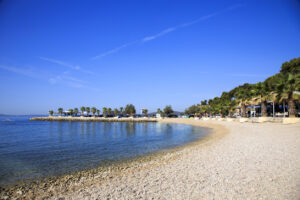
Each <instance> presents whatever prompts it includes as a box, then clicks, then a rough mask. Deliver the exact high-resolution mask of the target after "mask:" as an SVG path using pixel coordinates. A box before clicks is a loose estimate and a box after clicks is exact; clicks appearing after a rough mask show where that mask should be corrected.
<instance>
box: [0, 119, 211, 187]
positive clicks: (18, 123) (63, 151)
mask: <svg viewBox="0 0 300 200" xmlns="http://www.w3.org/2000/svg"><path fill="white" fill-rule="evenodd" d="M207 133H208V130H207V129H203V128H200V127H193V126H190V125H183V124H161V123H125V122H122V123H118V122H114V123H110V122H46V121H29V116H25V117H24V116H23V117H20V116H19V117H0V183H13V182H15V181H19V180H23V179H28V178H37V177H43V176H47V175H59V174H63V173H68V172H73V171H77V170H83V169H88V168H92V167H96V166H99V165H101V164H103V163H105V162H107V161H116V160H122V159H127V158H132V157H136V156H140V155H144V154H147V153H150V152H154V151H158V150H163V149H168V148H172V147H175V146H179V145H182V144H185V143H187V142H191V141H193V140H195V139H198V138H200V137H203V136H204V135H205V134H207Z"/></svg>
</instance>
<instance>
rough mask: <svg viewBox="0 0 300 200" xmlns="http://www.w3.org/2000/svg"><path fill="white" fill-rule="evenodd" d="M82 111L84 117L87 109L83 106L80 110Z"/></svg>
mask: <svg viewBox="0 0 300 200" xmlns="http://www.w3.org/2000/svg"><path fill="white" fill-rule="evenodd" d="M80 111H81V116H84V112H85V107H84V106H82V107H81V108H80Z"/></svg>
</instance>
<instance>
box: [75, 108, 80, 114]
mask: <svg viewBox="0 0 300 200" xmlns="http://www.w3.org/2000/svg"><path fill="white" fill-rule="evenodd" d="M78 112H79V111H78V108H74V114H75V115H76V116H77V114H78Z"/></svg>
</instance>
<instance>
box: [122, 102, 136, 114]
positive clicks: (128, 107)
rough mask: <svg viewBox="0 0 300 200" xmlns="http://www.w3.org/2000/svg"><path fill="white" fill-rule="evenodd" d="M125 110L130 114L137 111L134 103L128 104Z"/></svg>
mask: <svg viewBox="0 0 300 200" xmlns="http://www.w3.org/2000/svg"><path fill="white" fill-rule="evenodd" d="M124 112H125V113H126V114H128V115H133V114H135V113H136V111H135V107H134V105H132V104H127V105H126V107H125V110H124Z"/></svg>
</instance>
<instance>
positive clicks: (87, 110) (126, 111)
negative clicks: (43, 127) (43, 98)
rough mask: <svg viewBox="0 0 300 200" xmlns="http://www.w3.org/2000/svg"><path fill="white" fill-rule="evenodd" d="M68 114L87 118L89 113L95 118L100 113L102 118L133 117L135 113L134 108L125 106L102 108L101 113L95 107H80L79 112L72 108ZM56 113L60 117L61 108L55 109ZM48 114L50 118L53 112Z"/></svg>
mask: <svg viewBox="0 0 300 200" xmlns="http://www.w3.org/2000/svg"><path fill="white" fill-rule="evenodd" d="M67 111H68V113H69V114H70V115H78V114H79V113H80V114H81V116H84V114H85V113H86V114H87V116H89V115H90V113H92V115H93V116H96V114H97V115H98V116H100V113H101V112H102V115H103V116H109V115H115V116H116V115H119V114H128V115H134V114H135V113H136V110H135V107H134V105H132V104H127V105H126V106H125V109H124V107H120V108H119V109H118V108H115V109H112V108H108V107H103V108H102V111H100V109H98V108H96V107H85V106H82V107H80V110H79V109H78V108H74V109H68V110H67ZM57 113H58V114H59V115H62V114H63V113H64V110H63V108H58V109H57ZM49 114H50V115H51V116H52V115H53V114H54V111H53V110H49Z"/></svg>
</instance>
